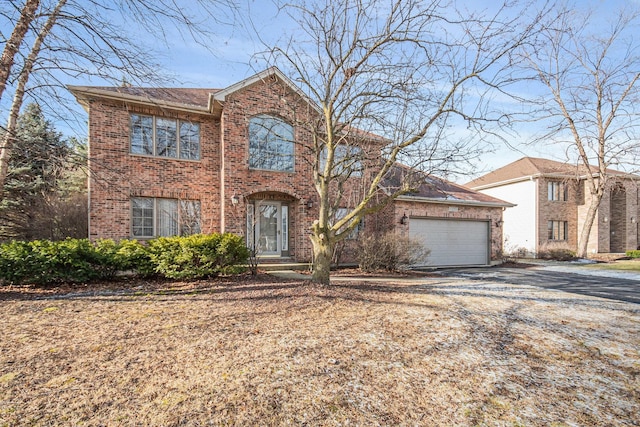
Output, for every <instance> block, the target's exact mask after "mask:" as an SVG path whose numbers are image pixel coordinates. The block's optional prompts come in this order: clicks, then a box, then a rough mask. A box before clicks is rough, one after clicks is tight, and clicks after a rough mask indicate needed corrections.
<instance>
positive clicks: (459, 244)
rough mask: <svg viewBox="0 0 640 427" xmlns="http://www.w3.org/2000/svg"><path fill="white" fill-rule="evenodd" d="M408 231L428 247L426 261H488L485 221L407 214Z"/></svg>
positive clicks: (448, 263)
mask: <svg viewBox="0 0 640 427" xmlns="http://www.w3.org/2000/svg"><path fill="white" fill-rule="evenodd" d="M409 235H410V236H411V237H412V238H414V239H417V240H419V241H421V242H424V245H425V246H426V247H427V248H429V249H430V250H431V254H430V255H429V258H428V259H427V264H426V265H429V266H454V265H455V266H462V265H487V264H488V263H489V221H463V220H454V219H423V218H411V219H409Z"/></svg>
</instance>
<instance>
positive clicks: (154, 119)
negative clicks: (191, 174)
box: [129, 113, 202, 162]
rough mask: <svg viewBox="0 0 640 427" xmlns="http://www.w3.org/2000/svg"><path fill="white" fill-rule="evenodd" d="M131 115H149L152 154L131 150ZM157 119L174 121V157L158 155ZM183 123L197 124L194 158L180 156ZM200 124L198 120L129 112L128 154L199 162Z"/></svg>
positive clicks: (200, 156)
mask: <svg viewBox="0 0 640 427" xmlns="http://www.w3.org/2000/svg"><path fill="white" fill-rule="evenodd" d="M133 116H138V117H151V119H152V131H151V140H152V144H153V147H152V148H153V150H152V151H153V154H145V153H134V152H133V138H132V133H133V132H132V130H133ZM158 119H162V120H172V121H175V123H176V157H170V156H161V155H158V138H157V125H156V123H157V120H158ZM183 123H190V124H192V125H197V126H198V157H197V158H195V159H192V158H186V157H181V156H180V154H181V150H180V148H181V140H180V125H181V124H183ZM201 130H202V126H201V123H200V122H194V121H190V120H182V119H177V118H176V119H174V118H171V117H162V116H155V115H150V114H138V113H130V114H129V154H131V155H133V156H145V157H157V158H160V159H172V160H182V161H187V162H188V161H191V162H199V161H200V160H201V159H202V132H201Z"/></svg>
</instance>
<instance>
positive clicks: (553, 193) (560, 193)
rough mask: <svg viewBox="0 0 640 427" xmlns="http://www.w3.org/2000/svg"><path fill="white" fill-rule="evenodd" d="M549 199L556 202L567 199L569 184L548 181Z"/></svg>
mask: <svg viewBox="0 0 640 427" xmlns="http://www.w3.org/2000/svg"><path fill="white" fill-rule="evenodd" d="M547 194H548V200H550V201H554V202H566V201H567V185H566V184H565V183H564V182H560V181H549V183H548V193H547Z"/></svg>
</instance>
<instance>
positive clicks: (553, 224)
mask: <svg viewBox="0 0 640 427" xmlns="http://www.w3.org/2000/svg"><path fill="white" fill-rule="evenodd" d="M547 228H548V231H549V240H567V236H568V234H569V233H568V230H569V224H568V222H567V221H548V223H547Z"/></svg>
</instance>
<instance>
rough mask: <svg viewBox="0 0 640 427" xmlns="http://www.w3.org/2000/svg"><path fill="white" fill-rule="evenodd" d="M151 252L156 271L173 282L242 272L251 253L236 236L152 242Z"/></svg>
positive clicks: (163, 239)
mask: <svg viewBox="0 0 640 427" xmlns="http://www.w3.org/2000/svg"><path fill="white" fill-rule="evenodd" d="M148 252H149V257H150V259H151V263H152V264H153V265H154V267H155V272H157V273H160V274H162V275H163V276H165V277H168V278H170V279H197V278H203V277H215V276H217V275H218V274H220V273H224V274H232V273H238V272H240V271H241V270H242V268H243V267H241V265H243V264H246V262H247V259H248V257H249V250H248V249H247V248H246V247H245V245H244V243H243V240H242V238H241V237H239V236H236V235H234V234H207V235H205V234H194V235H192V236H185V237H159V238H157V239H153V240H150V241H149V243H148Z"/></svg>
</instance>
